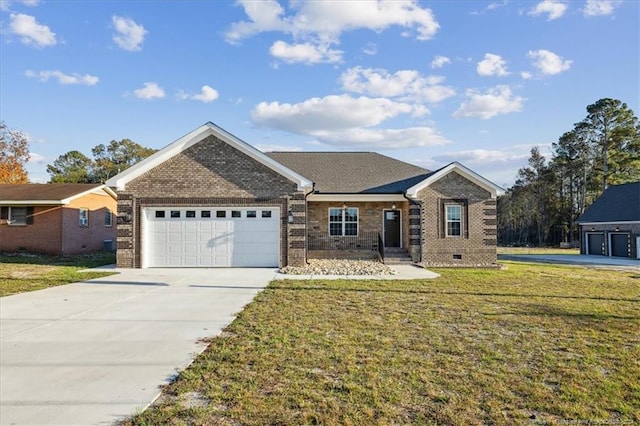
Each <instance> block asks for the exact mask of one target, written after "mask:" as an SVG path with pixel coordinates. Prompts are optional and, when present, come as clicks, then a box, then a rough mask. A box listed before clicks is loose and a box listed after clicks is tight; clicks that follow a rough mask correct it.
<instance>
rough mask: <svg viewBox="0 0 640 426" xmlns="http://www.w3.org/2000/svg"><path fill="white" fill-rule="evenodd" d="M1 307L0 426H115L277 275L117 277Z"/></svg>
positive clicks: (188, 272) (219, 272) (121, 273)
mask: <svg viewBox="0 0 640 426" xmlns="http://www.w3.org/2000/svg"><path fill="white" fill-rule="evenodd" d="M116 271H117V272H118V274H117V275H112V276H110V277H105V278H100V279H96V280H91V281H87V282H83V283H76V284H69V285H65V286H61V287H55V288H50V289H47V290H41V291H35V292H31V293H24V294H18V295H14V296H8V297H3V298H0V423H1V424H2V425H12V424H16V425H25V424H29V425H35V424H56V425H72V424H82V425H95V424H113V423H114V422H115V421H117V420H118V419H121V418H123V417H126V416H129V415H131V414H133V413H134V412H135V411H136V410H139V409H143V408H145V407H146V406H147V405H148V404H149V403H150V402H151V401H152V400H153V399H154V398H156V397H157V395H158V394H159V392H160V390H159V388H158V386H159V385H162V384H164V383H167V382H168V381H170V380H171V379H172V378H173V377H174V376H175V374H176V372H178V371H179V370H182V369H184V368H185V367H186V366H187V365H188V364H189V363H190V362H191V361H192V360H193V358H194V356H195V355H196V354H198V353H200V352H201V351H202V350H203V349H204V348H205V346H206V345H205V344H204V343H202V342H199V339H202V338H204V337H210V336H215V335H217V334H218V333H219V332H220V331H221V329H222V328H223V327H224V326H226V325H227V324H229V323H230V322H231V321H233V319H234V317H235V315H236V314H237V313H238V312H240V311H241V310H242V308H243V307H244V306H245V305H246V304H247V303H249V302H250V301H251V300H252V299H253V297H254V296H255V295H256V294H257V293H258V292H259V291H261V290H262V289H263V288H264V287H265V286H266V285H267V283H268V282H269V281H270V280H271V279H273V278H274V276H275V274H276V270H275V269H146V270H116Z"/></svg>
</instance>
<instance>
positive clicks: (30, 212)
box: [27, 207, 33, 225]
mask: <svg viewBox="0 0 640 426" xmlns="http://www.w3.org/2000/svg"><path fill="white" fill-rule="evenodd" d="M27 225H33V207H27Z"/></svg>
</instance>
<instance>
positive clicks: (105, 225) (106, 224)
mask: <svg viewBox="0 0 640 426" xmlns="http://www.w3.org/2000/svg"><path fill="white" fill-rule="evenodd" d="M107 215H109V216H108V217H109V223H107ZM104 227H105V228H111V227H113V213H112V212H111V210H107V211H106V212H104Z"/></svg>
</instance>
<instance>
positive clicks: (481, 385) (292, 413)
mask: <svg viewBox="0 0 640 426" xmlns="http://www.w3.org/2000/svg"><path fill="white" fill-rule="evenodd" d="M438 272H439V273H441V274H442V277H441V278H439V279H437V280H429V281H426V280H425V281H284V282H273V283H271V285H270V286H269V287H268V288H267V289H266V290H265V291H264V292H262V293H261V294H260V295H258V296H257V298H256V299H255V300H254V302H253V303H251V304H250V305H249V306H248V307H247V308H246V309H245V310H244V311H243V312H242V313H241V314H240V315H239V316H238V318H237V320H236V321H234V322H233V324H231V325H230V326H229V327H228V328H227V329H226V331H225V333H224V334H223V335H222V336H220V337H218V338H215V339H213V340H212V342H211V345H210V346H209V348H208V349H207V350H206V351H205V352H204V353H203V354H202V355H201V356H199V357H198V358H197V360H196V361H195V362H194V363H193V364H192V366H191V367H189V368H188V369H187V370H186V371H184V372H182V373H181V374H180V376H179V378H178V379H177V380H176V381H175V382H174V383H172V384H171V385H169V386H168V387H167V388H166V389H165V393H164V398H162V399H161V400H160V402H159V403H158V404H157V405H155V406H153V407H152V408H150V409H148V410H147V411H145V412H144V413H141V414H140V415H138V416H136V417H135V418H133V419H132V420H130V421H129V423H130V424H135V425H154V424H171V425H183V424H184V425H186V424H220V425H238V424H251V425H272V424H280V425H300V424H340V425H360V424H470V425H479V424H498V425H501V424H502V425H511V424H532V423H537V424H567V422H583V421H591V422H609V423H618V424H624V423H628V424H631V423H637V422H640V414H639V413H640V361H639V360H640V276H639V275H638V274H637V273H635V274H634V273H628V272H618V271H615V272H612V271H601V270H592V269H581V268H576V267H565V266H552V265H530V264H520V263H508V268H507V269H506V270H471V269H464V270H455V269H453V270H452V269H443V270H438ZM193 395H197V398H196V400H197V403H193V400H194V397H193Z"/></svg>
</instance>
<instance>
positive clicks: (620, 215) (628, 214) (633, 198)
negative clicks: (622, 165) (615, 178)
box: [578, 181, 640, 223]
mask: <svg viewBox="0 0 640 426" xmlns="http://www.w3.org/2000/svg"><path fill="white" fill-rule="evenodd" d="M637 221H640V181H638V182H633V183H625V184H622V185H615V186H610V187H608V188H607V189H605V191H604V192H603V193H602V195H601V196H600V197H598V199H597V200H596V201H595V202H594V203H593V204H591V206H590V207H589V208H588V209H587V211H585V212H584V213H583V214H582V215H581V216H580V217H579V218H578V222H579V223H591V222H637Z"/></svg>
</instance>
